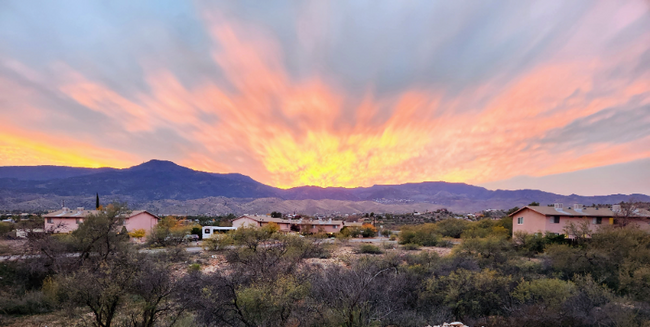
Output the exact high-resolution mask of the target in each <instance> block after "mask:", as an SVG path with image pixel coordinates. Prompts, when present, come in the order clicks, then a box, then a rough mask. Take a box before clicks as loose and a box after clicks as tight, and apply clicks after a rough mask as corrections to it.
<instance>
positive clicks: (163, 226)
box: [147, 216, 192, 246]
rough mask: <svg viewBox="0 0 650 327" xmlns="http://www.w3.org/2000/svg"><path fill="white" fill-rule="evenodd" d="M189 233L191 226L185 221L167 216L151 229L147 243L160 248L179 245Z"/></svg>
mask: <svg viewBox="0 0 650 327" xmlns="http://www.w3.org/2000/svg"><path fill="white" fill-rule="evenodd" d="M191 231H192V226H191V225H189V224H187V223H186V221H184V220H179V219H177V218H176V217H172V216H167V217H164V218H162V219H161V220H160V221H159V222H158V224H157V225H156V227H154V228H153V230H152V231H151V234H149V239H148V240H147V243H148V244H151V245H153V244H155V245H160V246H170V245H179V244H181V243H182V242H183V241H184V240H185V239H184V238H185V235H189V234H190V233H191Z"/></svg>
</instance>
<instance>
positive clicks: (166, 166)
mask: <svg viewBox="0 0 650 327" xmlns="http://www.w3.org/2000/svg"><path fill="white" fill-rule="evenodd" d="M129 170H131V171H138V170H153V171H179V170H191V169H189V168H186V167H183V166H179V165H177V164H175V163H174V162H172V161H168V160H158V159H152V160H149V161H147V162H145V163H142V164H139V165H137V166H133V167H131V168H129Z"/></svg>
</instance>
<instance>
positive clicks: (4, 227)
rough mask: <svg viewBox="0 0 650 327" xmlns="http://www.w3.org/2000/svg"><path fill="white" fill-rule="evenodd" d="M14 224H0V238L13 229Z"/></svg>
mask: <svg viewBox="0 0 650 327" xmlns="http://www.w3.org/2000/svg"><path fill="white" fill-rule="evenodd" d="M14 226H15V225H14V223H5V222H0V236H2V235H5V234H7V233H9V232H11V231H12V230H14V229H15V227H14Z"/></svg>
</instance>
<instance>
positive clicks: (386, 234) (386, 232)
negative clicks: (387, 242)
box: [381, 229, 393, 237]
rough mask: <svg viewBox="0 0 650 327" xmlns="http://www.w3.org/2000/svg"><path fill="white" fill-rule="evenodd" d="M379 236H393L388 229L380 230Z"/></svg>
mask: <svg viewBox="0 0 650 327" xmlns="http://www.w3.org/2000/svg"><path fill="white" fill-rule="evenodd" d="M381 235H382V236H384V237H390V236H391V235H393V232H392V231H391V230H390V229H382V230H381Z"/></svg>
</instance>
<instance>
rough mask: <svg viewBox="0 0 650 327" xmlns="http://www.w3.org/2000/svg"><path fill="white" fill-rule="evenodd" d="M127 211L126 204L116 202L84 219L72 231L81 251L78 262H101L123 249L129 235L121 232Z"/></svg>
mask: <svg viewBox="0 0 650 327" xmlns="http://www.w3.org/2000/svg"><path fill="white" fill-rule="evenodd" d="M128 212H129V209H128V207H127V206H126V204H123V203H117V202H116V203H112V204H109V205H107V206H106V207H105V208H102V210H100V211H99V212H97V213H96V214H92V215H88V216H87V217H86V218H85V219H84V221H83V222H82V223H81V224H80V225H79V227H78V228H77V229H76V230H74V231H73V232H72V237H73V239H74V242H75V245H76V246H77V247H78V248H79V249H80V251H81V253H80V255H79V262H80V263H83V262H84V261H87V260H90V261H94V262H101V261H103V260H106V259H107V258H108V257H109V256H110V255H113V254H115V253H117V252H119V251H122V250H124V247H125V244H126V243H128V239H129V237H128V234H124V233H121V230H122V228H123V227H124V225H123V224H124V218H125V216H126V214H127V213H128ZM91 254H93V255H92V256H91Z"/></svg>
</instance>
